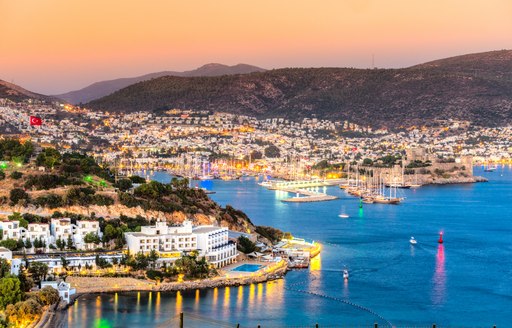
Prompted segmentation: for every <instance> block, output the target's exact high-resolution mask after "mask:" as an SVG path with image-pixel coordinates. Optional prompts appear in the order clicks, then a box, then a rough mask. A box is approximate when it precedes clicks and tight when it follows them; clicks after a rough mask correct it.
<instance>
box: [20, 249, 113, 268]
mask: <svg viewBox="0 0 512 328" xmlns="http://www.w3.org/2000/svg"><path fill="white" fill-rule="evenodd" d="M99 257H100V258H101V259H104V260H106V261H107V262H109V263H111V264H113V263H114V261H117V263H119V262H120V261H121V258H122V257H123V255H122V254H121V253H117V254H101V255H100V256H99ZM64 259H65V260H66V261H67V270H74V271H80V270H84V269H85V268H86V266H89V267H91V268H92V270H96V269H97V268H96V255H70V256H64ZM28 261H29V263H31V262H40V263H44V264H46V265H47V266H48V271H49V272H51V273H60V272H62V271H63V270H64V267H63V266H62V258H61V257H60V256H44V257H40V256H38V257H34V258H29V259H28Z"/></svg>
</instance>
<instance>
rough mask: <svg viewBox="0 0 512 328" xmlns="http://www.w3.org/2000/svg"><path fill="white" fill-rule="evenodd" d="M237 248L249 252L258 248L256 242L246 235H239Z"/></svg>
mask: <svg viewBox="0 0 512 328" xmlns="http://www.w3.org/2000/svg"><path fill="white" fill-rule="evenodd" d="M237 248H238V250H239V251H240V252H242V253H245V254H249V253H252V252H254V251H255V250H256V244H255V243H254V242H252V241H251V240H250V239H249V238H247V237H245V236H240V237H238V244H237Z"/></svg>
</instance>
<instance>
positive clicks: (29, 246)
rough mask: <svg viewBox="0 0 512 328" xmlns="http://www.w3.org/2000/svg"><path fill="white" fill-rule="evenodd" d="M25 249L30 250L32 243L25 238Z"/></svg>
mask: <svg viewBox="0 0 512 328" xmlns="http://www.w3.org/2000/svg"><path fill="white" fill-rule="evenodd" d="M25 248H26V249H30V248H32V242H31V241H30V239H28V238H27V240H25Z"/></svg>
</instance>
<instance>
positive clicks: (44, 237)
mask: <svg viewBox="0 0 512 328" xmlns="http://www.w3.org/2000/svg"><path fill="white" fill-rule="evenodd" d="M20 233H21V238H22V239H23V240H24V241H25V240H27V239H28V240H30V241H31V242H32V243H33V242H34V240H36V239H39V240H41V241H44V242H45V244H46V245H47V246H48V245H50V244H52V243H53V242H54V240H53V238H52V235H51V233H50V225H49V224H48V223H29V224H28V226H27V228H26V229H25V228H20Z"/></svg>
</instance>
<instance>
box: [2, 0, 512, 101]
mask: <svg viewBox="0 0 512 328" xmlns="http://www.w3.org/2000/svg"><path fill="white" fill-rule="evenodd" d="M511 48H512V1H510V0H485V1H484V0H482V1H472V0H459V1H455V0H451V1H450V0H428V1H426V0H417V1H415V0H373V1H372V0H333V1H328V0H322V1H310V0H290V1H289V0H257V1H256V0H254V1H249V0H216V1H211V0H204V1H194V0H187V1H183V0H181V1H174V0H149V1H141V0H0V79H3V80H6V81H9V82H14V83H16V84H19V85H21V86H23V87H25V88H27V89H29V90H32V91H36V92H41V93H45V94H56V93H61V92H66V91H70V90H74V89H79V88H82V87H85V86H87V85H88V84H91V83H93V82H96V81H101V80H105V79H113V78H119V77H128V76H137V75H142V74H146V73H151V72H156V71H163V70H175V71H183V70H190V69H194V68H197V67H199V66H201V65H203V64H206V63H211V62H217V63H223V64H228V65H234V64H237V63H247V64H252V65H256V66H260V67H263V68H280V67H321V66H337V67H360V68H368V67H371V65H372V54H374V56H375V66H377V67H406V66H410V65H414V64H418V63H421V62H425V61H430V60H434V59H439V58H443V57H449V56H455V55H459V54H466V53H473V52H483V51H490V50H499V49H511Z"/></svg>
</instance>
